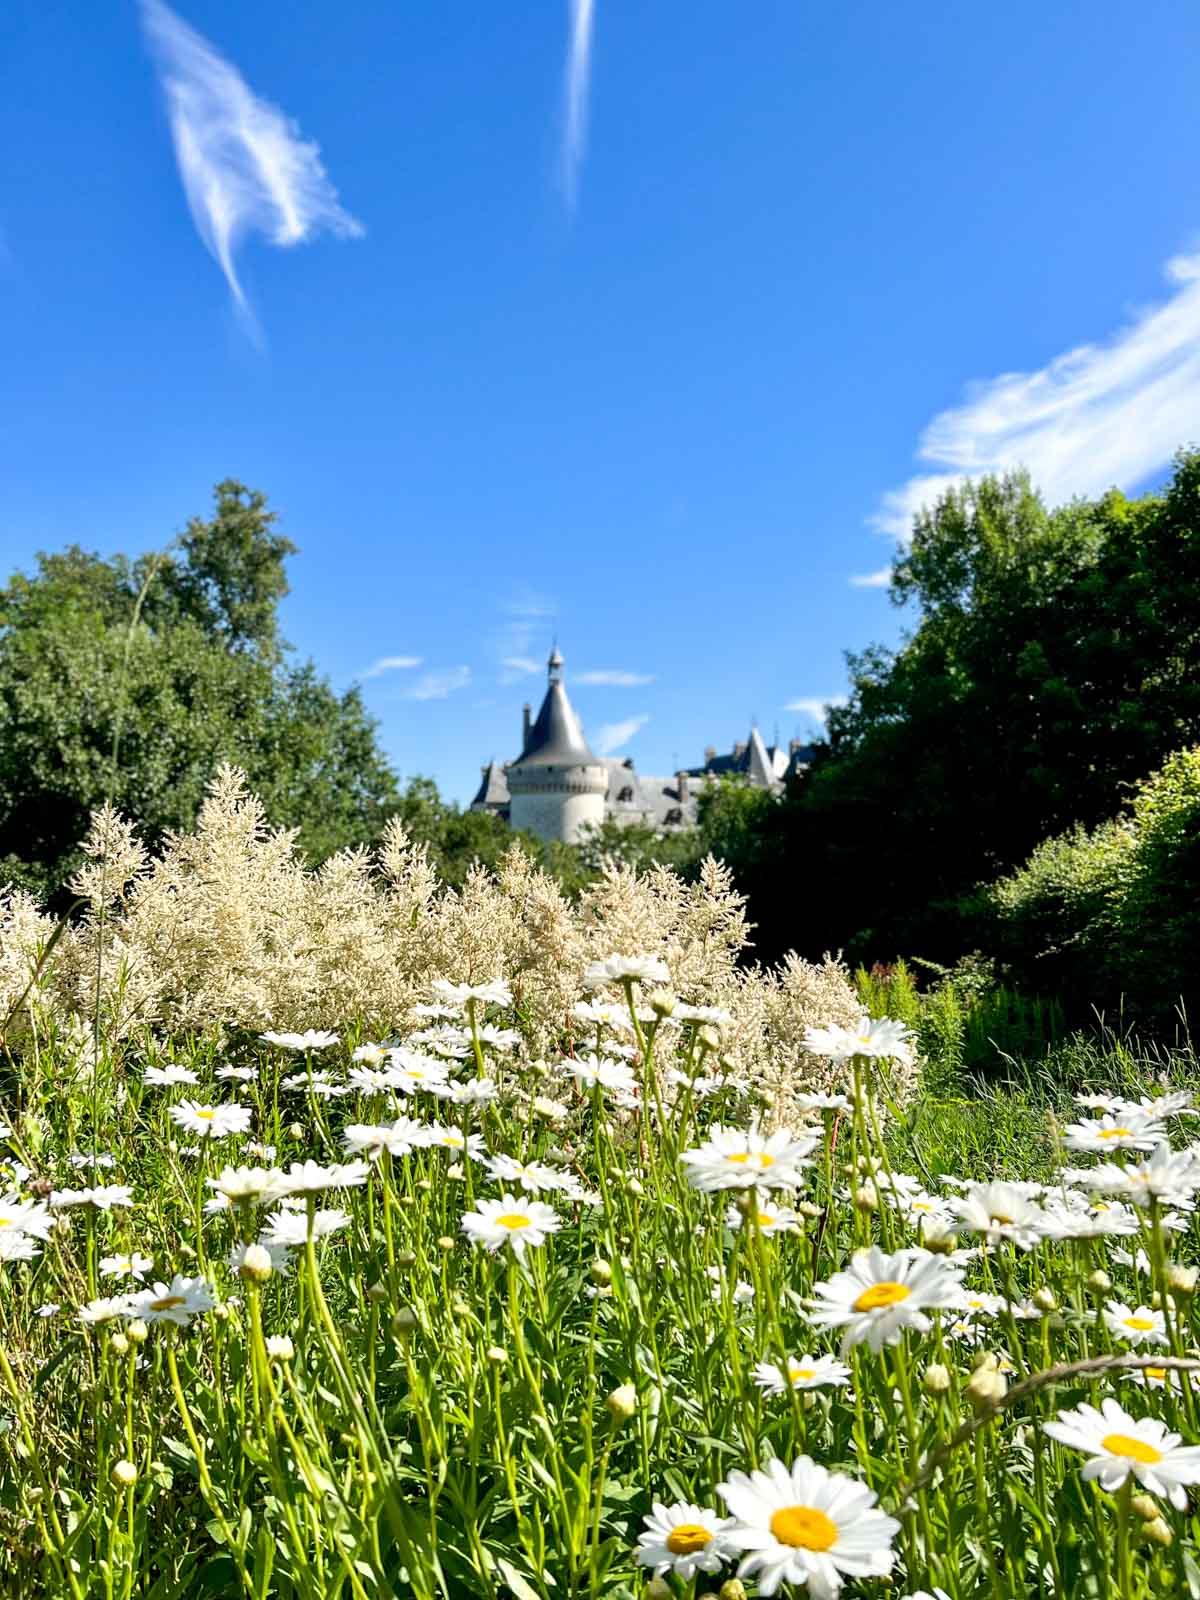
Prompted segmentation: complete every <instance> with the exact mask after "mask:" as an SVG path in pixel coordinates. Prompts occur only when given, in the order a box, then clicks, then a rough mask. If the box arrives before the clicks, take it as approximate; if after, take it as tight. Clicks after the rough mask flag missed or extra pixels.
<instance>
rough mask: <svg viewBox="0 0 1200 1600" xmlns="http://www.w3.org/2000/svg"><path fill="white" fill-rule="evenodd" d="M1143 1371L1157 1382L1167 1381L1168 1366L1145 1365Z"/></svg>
mask: <svg viewBox="0 0 1200 1600" xmlns="http://www.w3.org/2000/svg"><path fill="white" fill-rule="evenodd" d="M1142 1371H1143V1372H1144V1373H1145V1375H1146V1377H1147V1378H1153V1379H1154V1380H1155V1381H1156V1382H1157V1383H1165V1382H1166V1377H1167V1369H1166V1367H1143V1368H1142Z"/></svg>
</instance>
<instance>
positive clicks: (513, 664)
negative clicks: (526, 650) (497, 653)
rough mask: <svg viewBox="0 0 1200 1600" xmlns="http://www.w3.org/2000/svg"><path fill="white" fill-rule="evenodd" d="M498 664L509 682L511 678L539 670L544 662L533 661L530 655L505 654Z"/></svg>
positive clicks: (525, 675) (524, 676)
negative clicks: (502, 668) (503, 669)
mask: <svg viewBox="0 0 1200 1600" xmlns="http://www.w3.org/2000/svg"><path fill="white" fill-rule="evenodd" d="M500 665H501V666H502V667H504V668H505V677H506V678H507V679H508V680H509V681H510V682H511V681H512V679H513V678H527V677H529V675H530V673H533V672H541V671H542V669H543V666H544V665H545V663H544V662H541V661H535V660H534V659H533V657H532V656H505V657H504V659H503V661H501V663H500Z"/></svg>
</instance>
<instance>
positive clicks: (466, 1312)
mask: <svg viewBox="0 0 1200 1600" xmlns="http://www.w3.org/2000/svg"><path fill="white" fill-rule="evenodd" d="M450 1309H451V1311H452V1312H453V1313H454V1315H455V1316H456V1317H469V1316H470V1315H471V1303H470V1301H469V1300H464V1299H463V1297H462V1295H461V1294H456V1295H455V1296H454V1299H453V1300H451V1302H450Z"/></svg>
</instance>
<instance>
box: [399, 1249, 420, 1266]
mask: <svg viewBox="0 0 1200 1600" xmlns="http://www.w3.org/2000/svg"><path fill="white" fill-rule="evenodd" d="M416 1264H417V1255H416V1251H415V1250H397V1251H396V1265H397V1266H398V1267H415V1266H416Z"/></svg>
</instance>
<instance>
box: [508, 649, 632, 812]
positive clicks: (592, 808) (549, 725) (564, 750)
mask: <svg viewBox="0 0 1200 1600" xmlns="http://www.w3.org/2000/svg"><path fill="white" fill-rule="evenodd" d="M562 670H563V658H562V656H561V655H559V653H558V649H557V646H556V647H555V649H554V650H552V651H551V653H550V660H549V662H548V664H547V676H548V678H549V685H548V687H547V689H546V698H545V699H544V700H543V701H542V708H541V710H540V711H539V712H538V714H537V718H536V720H535V721H534V723H533V726H532V727H531V728H528V730H527V731H526V735H525V745H524V748H523V749H522V751H521V754H520V756H519V758H518V759H517V760H516V761H514V762H513V763H512V764H511V766H510V767H509V768H508V773H507V777H508V791H509V794H510V795H511V797H512V810H511V812H510V814H509V821H510V823H511V824H512V826H513V827H514V828H522V829H524V830H525V831H527V832H529V833H533V834H536V835H537V836H538V838H539V839H561V840H562V841H563V842H564V843H566V844H575V843H577V842H578V840H579V837H580V834H581V832H582V830H583V829H584V828H586V827H593V826H599V824H600V823H602V822H603V821H604V801H605V796H606V795H607V793H608V768H607V767H606V766H605V765H604V763H603V762H602V761H600V760H599V759H598V758H597V757H596V756H594V755H593V754H592V752H591V750H590V749H589V748H588V742H587V740H586V739H585V738H584V736H583V728H582V726H581V725H580V722H579V718H578V717H577V716H576V714H575V708H574V706H573V705H572V704H571V702H570V700H569V699H568V698H567V691H566V687H565V686H564V684H563V681H562Z"/></svg>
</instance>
